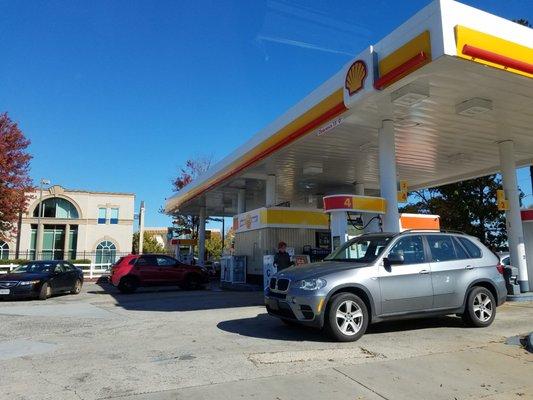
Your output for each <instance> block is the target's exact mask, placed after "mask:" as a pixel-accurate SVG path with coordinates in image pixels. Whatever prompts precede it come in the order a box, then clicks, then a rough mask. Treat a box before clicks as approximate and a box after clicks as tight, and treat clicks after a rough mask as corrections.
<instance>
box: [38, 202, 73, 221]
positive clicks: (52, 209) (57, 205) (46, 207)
mask: <svg viewBox="0 0 533 400" xmlns="http://www.w3.org/2000/svg"><path fill="white" fill-rule="evenodd" d="M41 207H42V213H41V216H43V217H46V218H66V219H77V218H79V214H78V210H76V207H74V204H72V203H71V202H70V201H68V200H65V199H62V198H61V197H53V198H50V199H46V200H44V201H43V202H42V203H41ZM33 216H34V217H38V216H39V206H38V205H37V207H35V210H34V211H33Z"/></svg>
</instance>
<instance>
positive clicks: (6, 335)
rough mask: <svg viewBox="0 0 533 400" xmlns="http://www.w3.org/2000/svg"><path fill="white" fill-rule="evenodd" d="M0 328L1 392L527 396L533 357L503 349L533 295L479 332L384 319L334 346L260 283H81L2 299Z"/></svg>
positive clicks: (530, 310)
mask: <svg viewBox="0 0 533 400" xmlns="http://www.w3.org/2000/svg"><path fill="white" fill-rule="evenodd" d="M0 327H1V329H0V371H1V372H0V387H1V390H2V394H1V395H0V398H2V399H4V398H5V399H74V398H79V399H107V398H124V399H181V398H187V399H235V398H252V397H253V398H254V399H300V398H301V399H304V398H305V399H324V398H328V399H337V398H339V399H340V398H343V399H427V398H431V399H470V398H484V399H515V398H516V399H533V380H532V379H531V377H532V376H533V354H530V353H527V352H526V351H525V350H524V349H523V348H521V347H520V346H517V345H510V344H505V342H506V340H508V339H509V338H512V337H513V336H515V335H519V334H524V333H527V332H530V331H532V330H533V303H507V304H506V305H504V306H503V307H501V308H499V309H498V316H497V318H496V321H495V323H494V324H493V325H492V326H491V327H489V328H486V329H473V328H465V327H463V324H462V322H461V320H460V319H459V318H456V317H444V318H437V319H430V320H415V321H402V322H394V323H382V324H378V325H375V326H373V327H371V328H370V330H369V332H368V333H367V334H366V335H365V336H363V338H362V339H361V340H359V341H358V342H355V343H344V344H341V343H333V342H329V341H327V340H326V339H325V338H324V337H323V336H321V335H320V334H319V333H318V332H314V331H309V330H306V329H302V328H293V327H287V326H285V325H283V324H282V323H281V322H279V321H277V320H276V319H273V318H270V317H269V316H268V315H266V314H265V310H264V307H262V294H261V293H259V292H224V291H220V290H217V289H216V288H214V289H213V290H207V291H194V292H184V291H179V290H173V289H159V290H157V289H144V290H141V291H139V292H138V293H135V294H133V295H121V294H118V292H116V291H115V290H114V289H113V288H108V287H106V286H100V285H97V284H92V283H89V284H86V285H85V286H84V289H83V292H82V293H81V294H80V295H78V296H58V297H53V298H51V299H49V300H47V301H45V302H41V301H16V302H9V303H8V302H2V303H0ZM510 341H511V342H512V341H513V339H510Z"/></svg>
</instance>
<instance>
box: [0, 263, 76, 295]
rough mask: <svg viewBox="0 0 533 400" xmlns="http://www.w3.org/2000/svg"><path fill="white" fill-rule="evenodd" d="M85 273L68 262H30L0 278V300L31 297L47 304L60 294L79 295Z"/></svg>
mask: <svg viewBox="0 0 533 400" xmlns="http://www.w3.org/2000/svg"><path fill="white" fill-rule="evenodd" d="M82 285H83V272H82V271H81V269H79V268H76V267H75V266H74V265H72V264H70V263H69V262H66V261H29V262H28V263H26V264H22V265H20V266H18V267H17V268H15V269H14V270H13V271H11V272H10V273H9V274H6V275H0V298H1V299H11V298H20V297H32V298H38V299H40V300H46V299H47V298H48V297H50V296H52V295H54V294H58V293H72V294H78V293H80V291H81V287H82Z"/></svg>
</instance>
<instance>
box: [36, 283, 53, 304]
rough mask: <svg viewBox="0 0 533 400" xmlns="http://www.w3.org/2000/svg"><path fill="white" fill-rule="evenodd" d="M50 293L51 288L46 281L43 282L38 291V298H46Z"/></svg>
mask: <svg viewBox="0 0 533 400" xmlns="http://www.w3.org/2000/svg"><path fill="white" fill-rule="evenodd" d="M51 295H52V288H51V287H50V285H49V284H48V283H46V282H45V283H43V285H42V286H41V290H40V291H39V300H46V299H47V298H49V297H50V296H51Z"/></svg>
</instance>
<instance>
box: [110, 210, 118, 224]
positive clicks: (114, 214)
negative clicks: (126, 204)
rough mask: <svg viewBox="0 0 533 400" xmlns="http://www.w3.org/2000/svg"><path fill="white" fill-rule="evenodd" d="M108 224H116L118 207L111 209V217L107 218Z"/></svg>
mask: <svg viewBox="0 0 533 400" xmlns="http://www.w3.org/2000/svg"><path fill="white" fill-rule="evenodd" d="M109 223H110V224H118V208H112V209H111V218H110V219H109Z"/></svg>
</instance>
